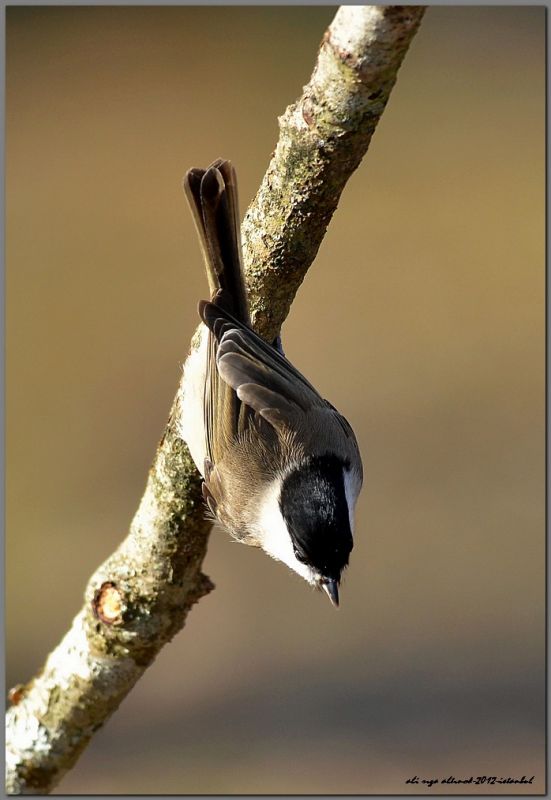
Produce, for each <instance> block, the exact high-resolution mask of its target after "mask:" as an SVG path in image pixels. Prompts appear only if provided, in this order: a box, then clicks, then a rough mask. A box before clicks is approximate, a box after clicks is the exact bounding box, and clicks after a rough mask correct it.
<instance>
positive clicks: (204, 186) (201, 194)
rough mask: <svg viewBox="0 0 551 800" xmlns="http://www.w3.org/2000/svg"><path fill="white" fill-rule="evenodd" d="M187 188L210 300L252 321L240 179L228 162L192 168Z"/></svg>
mask: <svg viewBox="0 0 551 800" xmlns="http://www.w3.org/2000/svg"><path fill="white" fill-rule="evenodd" d="M184 190H185V193H186V196H187V199H188V202H189V204H190V207H191V210H192V213H193V219H194V221H195V225H196V227H197V231H198V233H199V239H200V242H201V249H202V252H203V258H204V261H205V266H206V270H207V277H208V282H209V289H210V293H211V301H212V302H213V303H215V304H216V305H220V306H222V307H223V308H225V309H226V310H227V311H229V312H230V314H233V316H234V317H236V318H237V319H238V320H240V321H241V322H244V323H245V324H246V325H249V324H250V318H249V308H248V303H247V293H246V290H245V283H244V280H243V268H242V263H241V236H240V225H239V206H238V201H237V178H236V174H235V170H234V168H233V166H232V164H231V162H229V161H223V160H222V159H219V160H218V161H215V162H214V163H212V164H211V165H210V167H207V169H206V170H205V169H190V170H189V172H188V173H187V174H186V176H185V178H184Z"/></svg>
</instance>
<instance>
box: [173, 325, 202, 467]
mask: <svg viewBox="0 0 551 800" xmlns="http://www.w3.org/2000/svg"><path fill="white" fill-rule="evenodd" d="M199 335H200V337H201V340H200V343H199V346H198V347H197V348H194V349H192V350H191V352H190V354H189V356H188V358H187V360H186V363H185V364H184V375H183V378H182V381H181V383H180V408H181V416H180V435H181V437H182V439H183V440H184V442H185V443H186V444H187V446H188V448H189V452H190V453H191V457H192V458H193V461H194V462H195V466H196V467H197V469H198V470H199V472H200V473H201V475H202V476H203V477H204V469H205V468H204V464H205V457H206V436H205V422H204V419H205V417H204V402H205V377H206V370H207V347H208V338H209V337H208V330H207V328H206V327H205V326H204V325H201V327H200V334H199Z"/></svg>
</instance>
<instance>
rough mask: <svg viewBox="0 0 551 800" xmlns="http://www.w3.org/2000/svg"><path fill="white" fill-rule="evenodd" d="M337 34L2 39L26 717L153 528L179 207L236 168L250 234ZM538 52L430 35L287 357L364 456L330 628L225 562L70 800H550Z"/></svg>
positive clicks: (186, 293)
mask: <svg viewBox="0 0 551 800" xmlns="http://www.w3.org/2000/svg"><path fill="white" fill-rule="evenodd" d="M334 12H335V7H329V6H326V7H303V8H293V7H279V8H261V7H254V8H247V7H233V8H224V7H218V8H214V7H211V8H192V7H146V8H143V7H141V8H140V7H127V8H124V7H119V8H116V7H104V8H99V7H98V8H92V7H58V8H54V7H49V8H38V7H34V8H33V7H27V8H24V7H19V8H18V7H11V8H9V9H8V11H7V37H8V38H7V184H6V186H7V216H6V236H7V238H6V254H7V276H6V283H7V468H8V469H7V484H6V487H7V489H6V491H7V564H8V569H7V637H8V665H7V680H8V686H12V685H13V684H15V683H16V682H19V681H26V680H28V679H29V678H30V677H31V676H32V675H33V674H34V673H35V672H36V670H38V669H39V668H40V666H41V665H42V663H43V661H44V658H45V656H46V654H47V653H48V652H49V650H50V649H51V648H52V647H54V646H55V645H56V644H57V642H58V640H59V639H60V637H61V636H62V635H63V634H64V632H65V631H66V629H67V627H68V625H69V623H70V621H71V619H72V617H73V616H74V614H75V613H76V611H77V610H78V608H79V607H80V605H81V602H82V593H83V590H84V586H85V584H86V581H87V579H88V577H89V576H90V574H91V573H92V571H93V570H94V569H95V568H96V567H97V566H98V565H99V563H100V562H101V561H103V560H104V559H105V558H106V557H107V556H108V555H109V553H110V552H111V551H112V550H113V549H114V548H115V547H116V546H117V545H118V543H119V542H120V541H121V539H122V538H123V537H124V536H125V534H126V532H127V529H128V525H129V522H130V520H131V518H132V516H133V513H134V511H135V509H136V507H137V504H138V501H139V499H140V496H141V493H142V490H143V487H144V484H145V479H146V473H147V470H148V467H149V465H150V462H151V460H152V458H153V454H154V452H155V448H156V445H157V442H158V440H159V438H160V436H161V433H162V431H163V428H164V425H165V422H166V419H167V415H168V411H169V409H170V405H171V402H172V399H173V396H174V394H175V391H176V387H177V384H178V380H179V375H180V366H181V364H182V362H183V360H184V359H185V356H186V354H187V352H188V348H189V343H190V337H191V335H192V333H193V331H194V329H195V326H196V323H197V316H196V305H197V301H198V299H200V298H202V297H205V295H206V280H205V276H204V274H203V267H202V264H201V259H200V255H199V249H198V245H197V241H196V237H195V232H194V230H193V226H192V221H191V216H190V213H189V211H188V209H187V206H186V203H185V201H184V197H183V194H182V192H181V188H180V181H181V178H182V176H183V174H184V173H185V171H186V170H187V169H188V168H189V167H191V166H205V165H207V164H208V163H210V162H211V161H212V160H213V159H214V158H217V157H219V156H223V157H227V158H231V159H232V160H233V162H234V163H235V165H236V167H237V170H238V175H239V180H240V190H241V203H242V212H243V213H244V211H245V209H246V207H247V205H248V203H249V202H250V200H251V199H252V198H253V196H254V194H255V191H256V189H257V187H258V185H259V182H260V180H261V178H262V175H263V174H264V171H265V169H266V167H267V164H268V161H269V157H270V154H271V152H272V150H273V149H274V146H275V143H276V141H277V135H278V129H277V116H278V115H280V114H281V113H282V112H283V110H284V109H285V107H286V106H287V105H288V104H289V103H291V102H292V101H294V100H295V98H296V97H297V96H298V95H299V94H300V92H301V87H302V86H303V84H305V83H306V82H307V81H308V79H309V76H310V74H311V71H312V67H313V64H314V60H315V57H316V54H317V48H318V45H319V42H320V40H321V38H322V35H323V33H324V30H325V28H326V26H327V25H328V24H329V22H330V21H331V19H332V17H333V15H334ZM544 37H545V9H544V7H539V8H538V7H516V8H515V7H509V8H507V7H493V8H490V7H485V8H482V7H478V8H477V7H455V8H444V7H432V8H430V9H429V11H428V12H427V14H426V17H425V20H424V21H423V23H422V25H421V28H420V30H419V33H418V34H417V37H416V38H415V39H414V41H413V44H412V46H411V49H410V51H409V53H408V54H407V56H406V58H405V61H404V63H403V66H402V68H401V71H400V73H399V77H398V82H397V84H396V87H395V89H394V91H393V93H392V95H391V98H390V102H389V105H388V107H387V110H386V112H385V114H384V116H383V119H382V121H381V123H380V124H379V127H378V128H377V131H376V133H375V136H374V138H373V141H372V145H371V148H370V150H369V153H368V155H367V157H366V158H365V160H364V162H363V163H362V165H361V166H360V168H359V169H358V171H357V172H356V173H355V175H354V176H353V177H352V179H351V180H350V182H349V184H348V186H347V188H346V190H345V192H344V194H343V196H342V199H341V202H340V205H339V208H338V210H337V212H336V214H335V216H334V219H333V221H332V223H331V225H330V227H329V230H328V232H327V236H326V237H325V240H324V242H323V244H322V247H321V249H320V252H319V256H318V258H317V260H316V262H315V264H314V265H313V267H312V269H311V271H310V273H309V275H308V276H307V278H306V280H305V282H304V284H303V286H302V288H301V289H300V291H299V294H298V296H297V299H296V302H295V303H294V305H293V308H292V310H291V314H290V317H289V319H288V321H287V322H286V324H285V326H284V329H283V337H284V339H283V341H284V345H285V349H286V352H287V355H288V356H289V357H290V358H291V359H292V360H293V361H294V362H295V363H296V365H297V366H298V367H299V368H300V369H302V371H303V372H304V373H305V374H306V375H307V377H308V378H309V379H310V380H312V381H313V383H314V384H315V385H316V386H318V387H319V389H320V391H321V392H322V394H324V395H325V396H326V397H328V398H329V399H330V400H331V402H332V403H334V404H335V405H336V406H337V407H338V408H339V409H341V410H342V411H343V413H344V414H345V415H346V416H347V417H348V419H349V420H350V422H351V423H352V424H353V426H354V428H355V430H356V432H357V434H358V438H359V442H360V447H361V449H362V452H363V458H364V465H365V472H366V481H365V488H364V490H363V493H362V495H361V498H360V502H359V510H358V519H357V526H356V527H357V536H356V546H355V549H354V552H353V558H352V561H351V567H350V569H349V571H348V574H347V576H346V581H345V585H344V587H343V589H342V604H341V608H340V609H339V611H338V612H337V611H335V609H333V608H332V607H331V606H330V604H329V602H328V601H327V599H326V598H325V597H323V596H322V595H319V594H317V593H314V592H312V591H310V590H309V589H308V587H307V586H306V585H305V584H304V583H303V582H302V581H301V580H300V579H299V578H298V577H295V576H293V575H292V574H291V573H290V572H289V571H288V570H286V569H285V568H284V567H283V566H282V565H280V564H277V563H276V562H273V561H270V560H269V559H268V558H266V557H265V556H263V555H262V554H261V553H260V552H258V551H256V550H253V549H249V548H246V547H243V546H239V545H236V544H235V543H233V542H232V541H231V540H230V539H229V537H228V536H227V535H226V534H225V533H223V532H222V531H220V530H215V531H214V532H213V535H212V537H211V540H210V546H209V552H208V557H207V560H206V564H205V570H206V572H207V574H209V575H210V577H211V578H212V579H213V580H214V582H215V583H216V587H217V588H216V591H215V592H213V593H212V594H211V595H210V596H208V597H207V598H205V599H204V600H202V601H201V602H200V604H199V605H198V606H196V607H195V608H194V609H193V611H192V613H191V614H190V616H189V619H188V624H187V626H186V628H185V630H184V631H183V632H182V633H181V634H179V635H178V636H177V637H176V639H175V640H174V641H173V642H172V643H171V644H170V645H169V646H167V647H166V648H165V649H164V650H163V652H162V653H161V655H160V656H159V658H158V659H157V661H156V662H155V664H154V665H153V666H152V667H151V668H150V669H149V670H148V672H147V673H146V675H145V676H144V678H143V679H142V681H141V682H140V683H139V685H138V686H137V687H136V688H135V689H134V691H133V692H132V693H131V694H130V696H129V697H128V698H127V699H126V700H125V702H124V703H123V704H122V706H121V707H120V709H119V711H118V712H117V713H116V714H115V715H114V717H113V718H112V719H111V720H110V721H109V723H108V724H107V725H106V726H105V728H104V729H103V730H101V731H100V732H99V733H98V734H97V735H96V736H95V738H94V740H93V742H92V743H91V745H90V746H89V748H88V749H87V751H86V752H85V753H84V755H83V756H82V757H81V759H80V761H79V763H78V764H77V766H76V767H75V768H74V770H73V771H72V772H71V773H70V774H68V775H67V776H66V778H65V779H64V780H63V781H62V783H61V784H60V786H59V788H58V790H57V791H58V793H65V794H79V793H82V794H101V793H108V794H116V793H123V794H124V793H126V794H133V793H146V794H147V793H159V794H166V793H179V794H185V793H238V794H242V793H314V794H320V793H362V794H368V793H372V794H379V793H394V794H401V793H414V792H416V791H424V790H425V788H424V787H423V786H422V785H420V786H415V785H411V784H405V780H406V779H407V778H410V777H413V776H414V775H417V776H418V777H419V778H420V779H422V778H438V779H440V780H441V779H442V778H444V777H448V776H450V775H454V776H455V777H456V778H467V777H469V776H471V775H473V776H478V775H486V776H497V777H507V776H510V777H521V776H522V775H526V776H528V777H530V776H532V775H534V776H535V777H534V782H533V784H532V785H530V786H525V787H522V786H521V787H518V786H502V785H496V786H494V787H493V788H492V787H490V788H488V789H486V791H488V792H491V791H494V792H495V793H497V794H506V793H507V792H508V791H509V792H514V793H518V792H520V793H522V792H523V791H526V792H531V793H533V792H534V791H540V792H541V791H543V788H544V755H545V754H544V626H545V618H544V189H545V185H544V135H545V131H544V55H545V51H544V48H545V41H544ZM351 337H352V341H353V344H352V345H350V341H351ZM435 789H436V787H435ZM469 789H470V790H471V791H475V790H477V791H478V787H474V786H472V787H467V788H466V789H465V788H463V787H461V788H458V789H456V791H459V792H461V793H464V792H465V791H469ZM441 791H442V790H441V789H440V790H439V793H440V792H441ZM446 791H454V789H453V787H451V788H449V789H447V790H446Z"/></svg>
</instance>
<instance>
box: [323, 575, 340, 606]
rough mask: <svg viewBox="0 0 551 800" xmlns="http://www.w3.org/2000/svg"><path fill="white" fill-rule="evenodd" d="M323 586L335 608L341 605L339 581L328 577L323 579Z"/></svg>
mask: <svg viewBox="0 0 551 800" xmlns="http://www.w3.org/2000/svg"><path fill="white" fill-rule="evenodd" d="M321 588H322V589H323V591H324V592H325V593H326V594H327V596H328V597H329V599H330V600H331V602H332V603H333V605H334V606H335V608H338V607H339V584H338V583H337V581H334V580H332V579H331V578H327V579H326V580H324V581H322V583H321Z"/></svg>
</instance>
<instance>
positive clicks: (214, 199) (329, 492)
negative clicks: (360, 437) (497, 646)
mask: <svg viewBox="0 0 551 800" xmlns="http://www.w3.org/2000/svg"><path fill="white" fill-rule="evenodd" d="M184 189H185V192H186V195H187V198H188V201H189V204H190V206H191V210H192V212H193V217H194V220H195V225H196V227H197V231H198V233H199V239H200V242H201V249H202V253H203V258H204V261H205V266H206V270H207V276H208V283H209V289H210V295H211V299H210V302H207V301H201V302H200V303H199V315H200V317H201V320H202V321H203V323H204V324H203V325H202V326H201V328H200V343H199V346H198V347H197V348H196V349H192V351H191V353H190V356H189V358H188V360H187V362H186V364H185V367H184V379H183V381H182V384H181V396H180V402H181V409H182V414H181V420H182V422H181V435H182V438H183V439H184V441H185V442H186V444H187V445H188V447H189V450H190V453H191V456H192V458H193V460H194V462H195V465H196V466H197V469H198V470H199V472H200V473H201V475H202V477H203V497H204V499H205V502H206V505H207V506H208V509H209V510H210V512H211V514H212V515H213V517H215V518H216V520H217V521H218V522H220V523H221V525H222V526H223V527H225V528H226V529H227V531H228V532H229V533H230V535H231V536H232V537H234V538H235V539H237V540H238V541H240V542H243V543H244V544H248V545H253V546H256V547H261V548H262V549H263V550H264V551H265V552H266V553H267V554H268V555H270V556H271V557H272V558H274V559H276V560H277V561H282V562H283V563H285V564H286V565H287V566H288V567H290V568H291V569H292V570H294V571H295V572H296V573H298V574H299V575H300V576H301V577H302V578H304V579H305V580H306V581H308V583H309V584H311V585H313V586H316V587H318V588H320V589H323V590H324V591H325V592H326V593H327V595H328V596H329V598H330V599H331V601H332V603H333V605H335V606H338V604H339V584H340V581H341V576H342V572H343V570H344V569H345V567H346V566H347V565H348V560H349V556H350V552H351V550H352V547H353V538H352V533H353V528H354V508H355V505H356V500H357V498H358V494H359V492H360V489H361V485H362V478H363V471H362V461H361V457H360V452H359V449H358V444H357V442H356V438H355V436H354V433H353V431H352V428H351V427H350V425H349V424H348V422H347V421H346V420H345V418H344V417H343V416H341V415H340V414H339V413H338V411H337V410H336V409H335V408H333V406H332V405H331V404H330V403H328V402H327V400H324V399H323V398H322V397H321V396H320V394H319V393H318V392H317V391H316V389H314V387H313V386H312V384H311V383H309V382H308V381H307V380H306V378H305V377H304V376H303V375H302V374H301V373H300V372H299V371H298V370H297V369H295V367H294V366H293V365H292V364H291V363H290V362H289V361H288V360H287V359H286V358H285V356H284V354H283V351H282V349H281V343H280V340H279V337H278V339H277V340H276V341H275V342H274V343H273V344H269V343H267V342H265V341H264V340H263V339H261V338H260V336H258V335H257V334H256V333H255V332H254V331H253V329H252V327H251V321H250V316H249V306H248V300H247V292H246V288H245V282H244V278H243V269H242V257H241V238H240V225H239V211H238V202H237V179H236V174H235V170H234V168H233V166H232V165H231V163H230V162H229V161H224V160H218V161H215V162H214V163H213V164H211V166H210V167H208V168H207V169H206V170H203V169H191V170H190V171H189V172H188V173H187V174H186V176H185V178H184Z"/></svg>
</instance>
